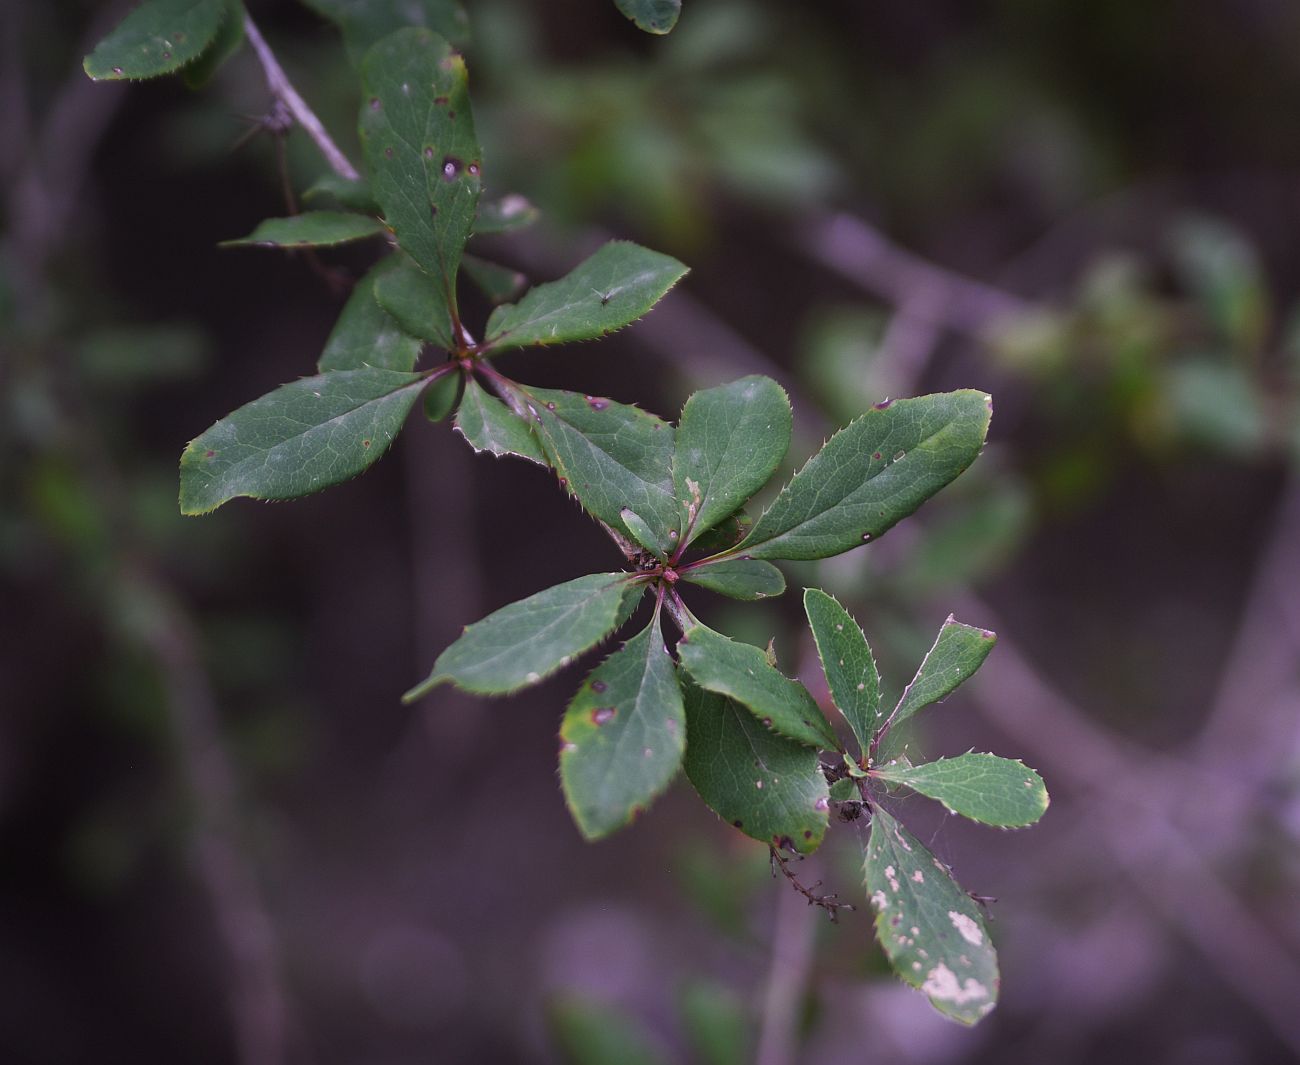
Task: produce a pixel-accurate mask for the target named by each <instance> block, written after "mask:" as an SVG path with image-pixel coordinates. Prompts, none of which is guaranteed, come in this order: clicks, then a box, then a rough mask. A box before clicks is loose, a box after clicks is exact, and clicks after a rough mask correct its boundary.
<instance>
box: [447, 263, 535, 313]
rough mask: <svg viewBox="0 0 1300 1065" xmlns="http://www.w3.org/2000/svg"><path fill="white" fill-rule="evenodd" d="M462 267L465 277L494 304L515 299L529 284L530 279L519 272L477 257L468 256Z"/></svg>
mask: <svg viewBox="0 0 1300 1065" xmlns="http://www.w3.org/2000/svg"><path fill="white" fill-rule="evenodd" d="M460 265H461V267H462V268H463V269H464V271H465V275H466V276H467V277H468V278H469V279H470V280H471V281H473V282H474V284H475V285H476V286H477V287H478V289H479V291H480V292H482V293H483V295H485V296H486V297H487V298H488V299H489V300H490V301H491V302H492V303H505V301H506V300H512V299H514V298H515V297H516V296H518V295H519V293H520V292H522V291H523V290H524V286H526V285H527V284H528V278H526V277H525V276H524V275H523V274H521V273H520V272H519V271H518V270H511V269H510V267H508V266H501V265H500V264H498V263H491V262H488V261H487V260H486V259H480V258H479V257H478V256H477V255H466V256H465V257H464V258H463V259H462V260H461V264H460Z"/></svg>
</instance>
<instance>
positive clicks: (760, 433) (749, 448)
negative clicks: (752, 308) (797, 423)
mask: <svg viewBox="0 0 1300 1065" xmlns="http://www.w3.org/2000/svg"><path fill="white" fill-rule="evenodd" d="M790 425H791V414H790V400H789V398H788V397H787V396H786V394H785V390H784V389H783V388H782V387H781V386H780V385H778V384H777V383H776V382H775V381H773V380H772V379H771V378H770V377H742V378H741V379H740V380H739V381H732V382H731V383H730V384H725V385H719V386H718V387H717V388H708V389H705V390H704V391H702V392H696V393H695V394H694V395H692V396H691V397H690V398H689V399H688V400H687V401H686V406H685V407H683V408H682V417H681V420H680V422H679V423H678V426H677V454H676V456H675V458H674V460H673V486H674V488H675V489H676V491H677V499H678V502H679V503H680V504H681V508H682V524H683V528H686V529H689V530H690V533H689V535H688V536H687V542H688V543H689V542H690V541H693V540H694V539H695V538H696V537H697V536H698V535H699V534H700V533H702V532H705V531H706V530H708V529H711V528H712V527H713V526H714V525H716V524H717V523H718V522H720V521H722V520H723V519H724V518H726V517H727V516H728V515H730V514H732V513H734V512H735V510H736V508H737V507H739V506H741V505H742V504H743V503H744V502H745V500H747V499H748V498H749V497H750V496H752V495H753V494H754V493H755V492H757V491H758V490H759V489H760V488H762V487H763V485H765V484H766V483H767V481H768V478H770V477H771V476H772V474H773V473H774V472H776V468H777V466H779V465H780V464H781V460H782V459H783V458H785V453H786V450H787V449H788V448H789V446H790Z"/></svg>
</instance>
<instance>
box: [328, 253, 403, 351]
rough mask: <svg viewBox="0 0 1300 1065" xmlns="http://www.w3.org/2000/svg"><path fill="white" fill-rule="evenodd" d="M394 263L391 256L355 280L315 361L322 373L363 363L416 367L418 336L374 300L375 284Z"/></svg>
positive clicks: (395, 264) (393, 258)
mask: <svg viewBox="0 0 1300 1065" xmlns="http://www.w3.org/2000/svg"><path fill="white" fill-rule="evenodd" d="M397 265H398V260H397V258H396V257H395V256H392V255H390V256H388V257H387V258H385V259H381V260H380V261H379V262H378V263H376V264H375V265H374V266H373V267H372V268H371V270H370V272H369V273H368V274H366V276H365V277H363V278H362V279H361V280H360V281H358V282H357V283H356V286H355V287H354V288H353V289H352V295H350V296H349V297H348V301H347V303H345V304H344V305H343V310H342V312H341V313H340V314H339V318H338V321H337V322H335V323H334V329H333V330H332V331H331V332H330V335H329V339H328V340H327V341H325V350H324V351H322V352H321V356H320V361H319V363H318V364H317V365H318V368H319V369H320V371H321V372H322V373H324V372H325V371H327V370H359V369H361V368H362V367H363V366H373V367H376V368H378V369H381V370H402V371H409V370H411V369H412V368H413V367H414V366H415V360H416V359H418V358H419V357H420V348H421V347H422V344H421V343H420V340H419V338H418V337H413V336H411V335H410V334H409V333H407V332H405V331H404V330H403V329H402V328H401V326H399V325H398V324H397V323H396V322H395V321H393V319H392V318H391V317H390V316H389V314H388V312H387V311H385V310H384V309H383V308H382V307H381V306H379V304H378V302H376V300H375V283H376V282H377V281H378V280H379V278H381V277H383V276H384V275H385V274H387V273H389V272H390V271H391V270H393V269H395V268H396V267H397Z"/></svg>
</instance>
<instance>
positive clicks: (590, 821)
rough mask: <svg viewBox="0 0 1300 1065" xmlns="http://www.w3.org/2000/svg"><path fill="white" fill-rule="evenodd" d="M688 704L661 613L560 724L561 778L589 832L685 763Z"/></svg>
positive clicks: (617, 820)
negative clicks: (667, 639)
mask: <svg viewBox="0 0 1300 1065" xmlns="http://www.w3.org/2000/svg"><path fill="white" fill-rule="evenodd" d="M685 749H686V711H685V710H684V709H683V707H682V690H681V686H680V685H679V684H678V682H677V668H676V666H674V664H673V660H672V656H671V655H669V653H668V648H666V647H665V646H664V637H663V632H662V631H661V630H660V627H659V616H658V614H656V615H655V617H654V620H652V621H651V622H650V625H649V626H648V627H647V628H646V629H645V630H644V631H642V632H641V633H639V634H638V635H636V636H633V637H632V639H630V640H628V641H627V643H626V644H624V645H623V647H622V649H621V650H618V651H615V652H614V653H613V654H612V655H610V656H609V657H608V658H607V659H605V661H604V662H602V663H601V664H600V666H598V667H597V668H596V669H595V671H593V672H592V674H591V676H590V677H588V678H587V680H586V681H585V682H584V683H583V685H582V687H581V688H579V689H578V693H577V695H575V696H574V697H573V701H572V702H571V703H569V708H568V710H566V711H565V714H564V722H563V724H561V725H560V782H561V784H562V785H563V786H564V797H565V801H566V802H567V803H568V805H569V812H570V813H571V814H573V819H574V821H576V822H577V825H578V828H579V829H581V831H582V834H583V835H584V836H585V837H586V838H587V839H600V838H601V837H602V836H607V835H609V834H610V833H611V832H615V831H617V830H618V829H620V828H622V827H623V826H624V825H626V824H628V823H629V822H630V821H632V820H633V819H634V818H636V817H637V816H639V815H640V814H641V813H642V812H643V811H644V810H645V809H646V807H648V806H649V805H650V803H652V802H653V801H654V800H655V798H656V797H657V796H658V795H659V794H660V793H661V792H663V790H664V789H665V788H667V787H668V785H669V784H671V783H672V780H673V777H675V776H676V775H677V770H678V769H679V768H681V764H682V752H683V751H684V750H685Z"/></svg>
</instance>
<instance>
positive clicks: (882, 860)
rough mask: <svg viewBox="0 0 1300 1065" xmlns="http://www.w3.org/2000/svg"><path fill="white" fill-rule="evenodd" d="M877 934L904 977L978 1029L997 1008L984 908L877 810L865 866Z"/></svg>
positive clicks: (941, 1008)
mask: <svg viewBox="0 0 1300 1065" xmlns="http://www.w3.org/2000/svg"><path fill="white" fill-rule="evenodd" d="M865 873H866V882H867V894H868V895H869V896H870V898H871V904H872V906H874V907H875V910H876V936H877V938H878V939H879V940H880V945H881V946H882V947H884V948H885V954H886V955H887V956H888V958H889V962H890V964H891V965H892V966H893V968H894V972H896V973H897V974H898V975H899V977H901V978H902V980H903V981H904V982H906V983H908V984H911V985H912V986H913V987H915V988H919V989H920V990H921V991H923V992H925V994H927V995H928V996H929V997H930V1002H931V1004H933V1006H934V1008H935V1009H937V1010H938V1011H939V1012H940V1013H942V1014H944V1015H946V1016H948V1017H951V1018H952V1019H953V1020H955V1021H960V1022H961V1023H962V1024H975V1023H976V1022H977V1021H978V1020H980V1018H982V1017H983V1016H984V1015H985V1014H987V1013H988V1012H989V1011H990V1010H991V1009H992V1008H993V1007H994V1005H995V1004H996V1003H997V997H998V956H997V953H996V952H995V951H994V949H993V944H992V943H990V942H989V937H988V930H987V929H986V928H985V927H984V921H983V918H982V917H981V916H980V912H979V908H978V907H977V906H976V905H975V903H974V902H973V901H972V900H971V897H970V896H969V895H967V894H966V892H965V891H963V890H962V889H961V886H960V885H959V884H958V883H957V882H956V881H955V880H954V879H953V878H952V874H951V873H949V871H948V869H947V867H946V866H944V865H943V864H941V863H940V862H939V861H938V859H936V858H935V857H934V855H932V854H931V853H930V852H929V851H928V850H926V848H925V846H924V845H923V844H922V843H921V841H920V840H919V839H917V838H916V837H915V836H914V835H912V833H910V832H909V831H907V829H905V828H904V827H903V826H902V825H901V824H899V823H898V822H897V821H896V820H895V819H894V818H893V817H891V816H890V815H889V814H888V813H886V812H885V811H884V810H882V809H881V808H880V807H879V806H877V807H875V808H874V810H873V811H872V815H871V839H870V841H869V842H868V844H867V857H866V863H865Z"/></svg>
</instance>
